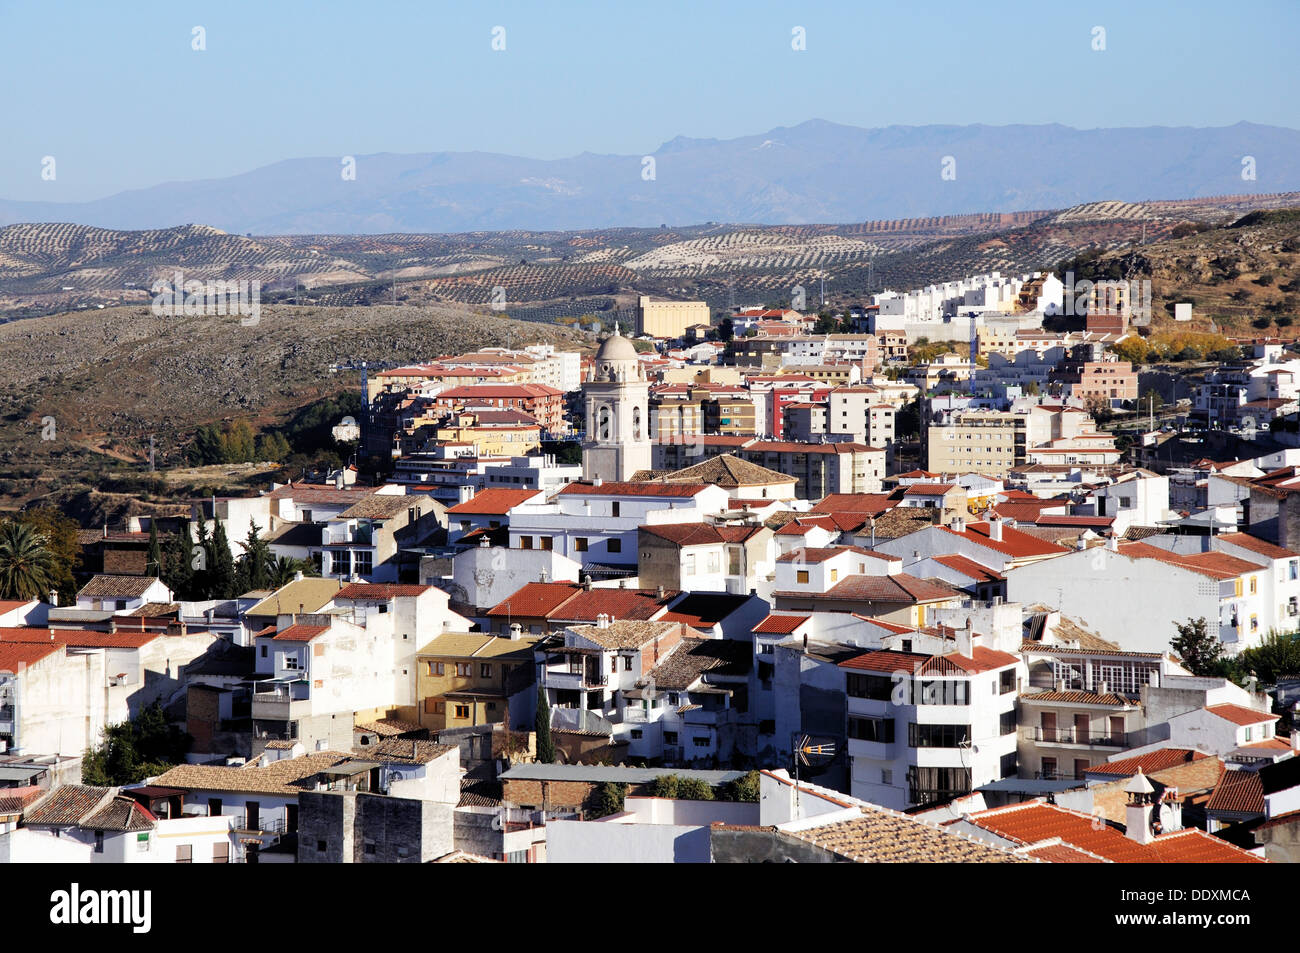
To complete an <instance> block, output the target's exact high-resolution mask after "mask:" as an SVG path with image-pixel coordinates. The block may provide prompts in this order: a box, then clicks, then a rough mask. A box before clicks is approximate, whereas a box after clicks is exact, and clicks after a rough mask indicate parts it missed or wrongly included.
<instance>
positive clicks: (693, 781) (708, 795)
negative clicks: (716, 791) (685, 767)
mask: <svg viewBox="0 0 1300 953" xmlns="http://www.w3.org/2000/svg"><path fill="white" fill-rule="evenodd" d="M677 796H678V797H679V798H682V799H683V800H686V801H712V800H714V796H713V785H711V784H709V782H707V781H701V780H700V779H699V778H680V779H678V782H677Z"/></svg>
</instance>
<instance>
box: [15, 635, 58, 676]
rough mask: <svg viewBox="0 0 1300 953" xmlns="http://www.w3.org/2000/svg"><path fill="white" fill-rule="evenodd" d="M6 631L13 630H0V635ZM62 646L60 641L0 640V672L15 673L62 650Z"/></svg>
mask: <svg viewBox="0 0 1300 953" xmlns="http://www.w3.org/2000/svg"><path fill="white" fill-rule="evenodd" d="M6 631H9V632H11V631H13V630H12V629H6V630H0V636H3V634H4V632H6ZM63 647H64V646H63V643H62V642H42V643H39V644H35V643H23V642H0V672H12V673H14V674H15V675H16V674H18V673H20V672H21V671H22V670H23V669H25V668H27V666H29V665H35V664H36V663H37V662H39V661H41V660H42V659H44V658H46V657H47V656H50V655H53V654H54V653H55V652H59V651H62V649H63Z"/></svg>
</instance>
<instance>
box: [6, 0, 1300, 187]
mask: <svg viewBox="0 0 1300 953" xmlns="http://www.w3.org/2000/svg"><path fill="white" fill-rule="evenodd" d="M195 26H201V27H203V28H204V30H205V33H206V47H207V48H206V49H205V50H203V51H195V50H193V49H192V48H191V40H192V29H193V28H194V27H195ZM496 26H501V27H504V28H505V45H506V48H505V50H504V51H494V50H493V49H492V47H491V43H492V30H493V28H494V27H496ZM796 26H800V27H803V28H804V30H805V34H806V45H807V48H806V49H805V50H802V51H795V50H793V49H792V48H791V37H792V29H793V28H794V27H796ZM1098 26H1100V27H1103V28H1104V29H1105V31H1106V32H1105V46H1106V48H1105V50H1103V51H1095V50H1093V48H1092V44H1093V28H1094V27H1098ZM1298 35H1300V3H1296V2H1294V0H1276V2H1269V0H1264V2H1261V0H1252V2H1250V3H1248V4H1223V3H1209V2H1204V3H1203V2H1197V0H1183V2H1143V3H1136V2H1132V0H1130V2H1127V3H1123V2H1121V3H1111V2H1088V3H1074V4H1058V3H1053V2H1047V3H1044V2H1041V0H1039V2H1016V0H1005V2H997V0H986V2H981V3H975V2H969V3H968V2H953V3H947V2H937V0H936V2H925V0H918V2H915V3H912V4H892V3H890V4H885V3H874V2H856V3H830V2H827V3H817V2H802V3H776V2H762V0H755V2H749V3H730V2H726V3H722V2H719V3H708V2H706V0H696V2H694V3H690V2H683V3H675V2H653V3H645V2H642V3H630V2H623V0H611V2H601V3H595V2H593V3H585V2H564V0H548V2H545V3H542V2H536V0H533V2H526V3H492V2H488V3H481V4H480V3H474V4H453V3H450V2H446V0H425V2H411V3H404V2H390V3H386V2H382V0H370V2H318V3H306V2H281V0H261V2H256V3H253V2H243V0H222V2H207V3H196V2H184V0H180V2H176V0H173V2H166V3H164V2H157V3H153V2H138V3H129V2H128V3H121V4H119V3H103V2H84V3H82V2H66V3H59V2H48V0H47V2H0V78H2V79H3V89H4V91H5V92H4V95H3V99H2V100H0V122H3V126H0V128H3V130H4V133H3V136H0V197H3V198H8V199H46V200H52V201H75V200H83V199H90V198H97V197H100V196H103V195H108V194H111V193H114V192H118V191H121V190H123V189H128V188H139V187H144V186H148V185H154V184H157V183H159V182H165V181H176V180H192V179H200V178H209V177H220V176H226V175H232V174H236V173H239V172H243V171H247V170H249V169H253V168H256V167H258V166H261V165H266V164H268V163H271V162H275V161H277V160H280V159H286V158H296V157H301V156H334V155H365V154H369V153H375V152H433V151H443V150H448V151H472V150H483V151H490V152H506V153H511V154H515V155H528V156H537V157H558V156H565V155H573V154H576V153H580V152H585V151H590V152H600V153H623V154H644V153H648V152H652V151H654V150H655V149H656V148H657V147H658V146H659V145H661V144H662V143H664V142H666V141H667V140H669V139H672V138H674V137H675V136H678V135H686V136H693V137H702V138H707V137H716V138H729V137H733V136H739V135H747V134H754V133H760V132H764V131H766V130H768V129H771V128H773V127H776V126H784V125H794V124H797V123H799V122H802V121H804V120H807V119H813V118H820V119H828V120H831V121H834V122H842V123H846V124H850V125H857V126H866V127H872V126H886V125H893V124H899V125H926V124H931V123H957V124H965V123H987V124H993V125H1002V124H1009V123H1050V122H1059V123H1063V124H1065V125H1069V126H1075V127H1079V128H1091V127H1097V126H1142V125H1167V126H1179V125H1191V126H1222V125H1231V124H1233V123H1236V122H1239V121H1242V120H1245V121H1249V122H1258V123H1266V124H1272V125H1279V126H1288V127H1291V128H1300V95H1298V94H1300V82H1298V81H1297V75H1296V74H1297V67H1296V65H1295V64H1296V61H1297V57H1296V56H1295V53H1294V43H1295V38H1296V37H1297V36H1298ZM47 155H52V156H54V157H55V159H56V161H57V169H58V175H57V178H56V180H55V181H53V182H50V181H43V180H42V178H41V175H40V171H41V160H42V157H44V156H47Z"/></svg>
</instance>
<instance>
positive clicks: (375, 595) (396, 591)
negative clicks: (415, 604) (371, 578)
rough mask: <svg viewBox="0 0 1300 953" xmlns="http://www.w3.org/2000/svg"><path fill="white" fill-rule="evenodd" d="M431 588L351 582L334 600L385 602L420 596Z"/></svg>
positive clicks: (385, 583)
mask: <svg viewBox="0 0 1300 953" xmlns="http://www.w3.org/2000/svg"><path fill="white" fill-rule="evenodd" d="M432 588H433V586H416V585H410V584H406V585H399V584H396V583H387V582H353V583H349V584H348V585H346V586H344V587H343V588H342V589H340V590H339V591H338V594H337V595H336V596H335V597H334V598H335V599H349V600H352V601H354V602H364V601H367V600H375V601H377V602H387V601H388V600H389V599H398V598H403V597H415V596H422V595H424V594H425V593H426V592H428V591H429V590H430V589H432Z"/></svg>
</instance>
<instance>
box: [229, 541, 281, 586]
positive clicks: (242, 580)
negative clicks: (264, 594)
mask: <svg viewBox="0 0 1300 953" xmlns="http://www.w3.org/2000/svg"><path fill="white" fill-rule="evenodd" d="M239 545H240V546H242V547H243V549H244V551H243V553H241V554H240V556H239V565H238V566H237V567H236V569H235V588H236V589H237V590H239V592H236V593H234V595H239V593H241V592H248V591H249V590H251V589H265V588H267V587H268V586H269V585H270V584H271V571H272V569H271V567H272V566H274V565H275V556H274V555H272V553H271V547H270V545H268V543H267V542H266V540H264V539H262V537H261V535H260V534H259V532H258V526H257V523H251V524H250V525H249V527H248V538H247V539H245V540H244V542H242V543H240V544H239Z"/></svg>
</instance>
